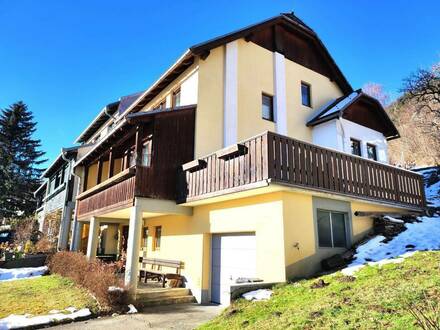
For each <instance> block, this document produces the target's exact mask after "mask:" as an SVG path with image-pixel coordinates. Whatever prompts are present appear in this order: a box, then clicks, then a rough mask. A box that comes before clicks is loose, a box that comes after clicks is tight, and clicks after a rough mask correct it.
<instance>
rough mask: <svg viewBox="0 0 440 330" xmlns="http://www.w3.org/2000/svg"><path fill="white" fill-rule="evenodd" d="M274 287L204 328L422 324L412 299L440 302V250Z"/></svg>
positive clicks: (402, 326)
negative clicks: (267, 294) (268, 296)
mask: <svg viewBox="0 0 440 330" xmlns="http://www.w3.org/2000/svg"><path fill="white" fill-rule="evenodd" d="M355 275H356V278H355V279H354V280H353V278H347V277H345V276H344V275H342V274H341V273H340V272H338V273H336V274H333V275H326V276H321V277H319V278H321V279H323V280H324V281H325V282H326V283H329V285H328V286H326V287H324V288H318V289H312V288H311V285H312V284H313V283H315V282H316V281H317V280H318V279H319V278H315V279H310V280H302V281H299V282H295V283H292V284H285V285H280V286H277V287H276V288H274V294H273V295H272V298H271V299H270V300H268V301H259V302H257V301H254V302H248V301H245V300H244V299H240V300H238V301H236V302H235V303H234V304H232V305H231V306H230V307H228V308H227V309H226V310H225V311H224V312H223V313H222V314H221V315H220V316H218V317H217V318H215V319H214V320H212V321H211V322H209V323H207V324H205V325H203V326H202V327H201V329H228V330H230V329H242V328H248V329H383V328H391V329H413V328H414V329H416V328H417V326H416V320H415V318H414V317H412V316H411V314H410V312H409V311H408V307H409V305H410V304H413V305H415V306H417V307H418V308H422V309H424V308H426V301H434V302H436V303H437V304H438V303H439V302H440V252H418V253H416V254H415V255H414V256H413V257H411V258H408V259H406V260H405V261H404V262H403V263H400V264H388V265H384V266H382V267H381V268H379V267H370V266H367V267H364V268H363V269H361V270H360V271H358V272H357V273H356V274H355Z"/></svg>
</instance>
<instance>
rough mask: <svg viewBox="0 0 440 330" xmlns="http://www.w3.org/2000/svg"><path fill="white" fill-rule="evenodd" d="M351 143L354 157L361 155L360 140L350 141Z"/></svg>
mask: <svg viewBox="0 0 440 330" xmlns="http://www.w3.org/2000/svg"><path fill="white" fill-rule="evenodd" d="M350 142H351V153H352V154H353V155H357V156H360V155H361V143H360V141H358V140H354V139H350Z"/></svg>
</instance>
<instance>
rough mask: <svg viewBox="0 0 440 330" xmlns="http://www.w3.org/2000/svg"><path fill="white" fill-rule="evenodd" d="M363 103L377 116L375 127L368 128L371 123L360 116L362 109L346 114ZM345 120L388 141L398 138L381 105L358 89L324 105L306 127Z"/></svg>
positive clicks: (394, 127)
mask: <svg viewBox="0 0 440 330" xmlns="http://www.w3.org/2000/svg"><path fill="white" fill-rule="evenodd" d="M360 102H364V103H366V104H369V105H370V107H369V108H368V109H369V110H370V111H374V112H375V115H376V116H378V120H377V121H376V125H375V127H370V126H371V123H370V122H368V121H366V120H365V116H363V115H362V113H361V112H362V111H363V109H362V108H358V109H355V111H353V112H351V113H348V112H349V111H350V110H351V109H352V108H353V106H354V105H355V104H357V103H360ZM341 117H342V118H346V117H347V119H348V120H351V121H353V122H356V123H357V124H360V125H363V126H366V127H370V128H372V129H375V130H378V131H380V132H382V133H383V134H384V136H385V137H386V138H387V139H388V140H391V139H394V138H398V137H400V135H399V132H398V131H397V128H396V126H394V124H393V122H392V120H391V119H390V118H389V117H388V114H387V113H386V111H385V109H384V108H383V106H382V104H380V102H379V101H378V100H377V99H375V98H374V97H371V96H369V95H367V94H365V93H364V92H362V90H361V89H358V90H356V91H354V92H351V93H350V94H347V95H344V96H341V97H339V98H337V99H335V100H332V101H330V102H328V103H327V104H325V105H324V106H323V107H322V108H321V109H320V110H319V111H318V113H317V115H315V116H314V117H313V118H312V119H311V120H309V121H308V122H307V126H316V125H319V124H322V123H325V122H327V121H329V120H332V119H336V118H341Z"/></svg>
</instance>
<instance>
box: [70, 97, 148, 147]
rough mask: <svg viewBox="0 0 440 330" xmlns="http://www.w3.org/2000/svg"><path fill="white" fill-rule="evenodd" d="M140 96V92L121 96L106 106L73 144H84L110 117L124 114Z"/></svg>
mask: <svg viewBox="0 0 440 330" xmlns="http://www.w3.org/2000/svg"><path fill="white" fill-rule="evenodd" d="M141 94H142V92H137V93H133V94H130V95H126V96H121V97H120V98H119V101H116V102H113V103H109V104H107V105H106V106H105V107H104V108H103V109H102V110H101V111H100V112H99V113H98V115H97V116H96V117H95V119H93V121H92V122H91V123H90V124H89V126H87V128H86V129H85V130H84V131H83V132H82V133H81V135H80V136H79V137H78V138H77V139H76V140H75V143H85V142H86V141H87V140H88V139H90V138H91V137H92V136H93V134H95V133H96V131H97V130H98V129H99V128H100V127H101V126H102V125H103V124H104V123H105V122H107V120H109V118H110V117H113V116H115V115H117V114H121V113H123V112H125V110H126V109H127V108H128V107H129V106H130V105H132V104H133V103H134V102H135V101H136V100H137V99H138V98H139V96H141Z"/></svg>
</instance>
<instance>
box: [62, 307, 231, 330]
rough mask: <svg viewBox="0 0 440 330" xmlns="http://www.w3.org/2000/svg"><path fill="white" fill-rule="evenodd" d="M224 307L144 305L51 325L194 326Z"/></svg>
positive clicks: (125, 329)
mask: <svg viewBox="0 0 440 330" xmlns="http://www.w3.org/2000/svg"><path fill="white" fill-rule="evenodd" d="M223 308H224V307H221V306H217V305H199V304H177V305H167V306H157V307H148V308H145V309H144V310H143V311H139V313H137V314H130V315H119V316H115V317H103V318H99V319H91V320H88V321H83V322H75V323H69V324H65V325H60V326H57V327H54V328H60V329H62V330H68V329H72V330H73V329H75V330H76V329H78V330H80V329H81V330H83V329H86V330H88V329H112V330H117V329H123V330H128V329H130V330H132V329H194V328H196V327H197V326H199V325H201V324H203V323H205V322H207V321H209V320H211V319H213V318H214V317H216V316H217V315H218V314H220V312H221V311H222V310H223Z"/></svg>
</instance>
